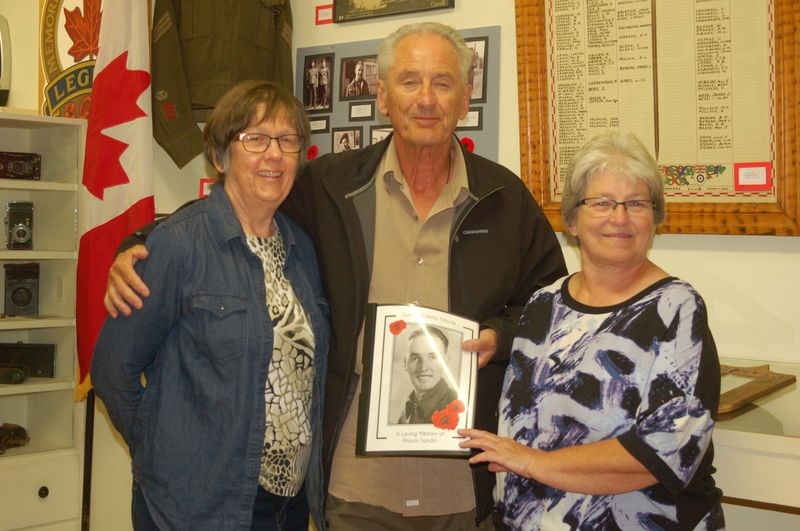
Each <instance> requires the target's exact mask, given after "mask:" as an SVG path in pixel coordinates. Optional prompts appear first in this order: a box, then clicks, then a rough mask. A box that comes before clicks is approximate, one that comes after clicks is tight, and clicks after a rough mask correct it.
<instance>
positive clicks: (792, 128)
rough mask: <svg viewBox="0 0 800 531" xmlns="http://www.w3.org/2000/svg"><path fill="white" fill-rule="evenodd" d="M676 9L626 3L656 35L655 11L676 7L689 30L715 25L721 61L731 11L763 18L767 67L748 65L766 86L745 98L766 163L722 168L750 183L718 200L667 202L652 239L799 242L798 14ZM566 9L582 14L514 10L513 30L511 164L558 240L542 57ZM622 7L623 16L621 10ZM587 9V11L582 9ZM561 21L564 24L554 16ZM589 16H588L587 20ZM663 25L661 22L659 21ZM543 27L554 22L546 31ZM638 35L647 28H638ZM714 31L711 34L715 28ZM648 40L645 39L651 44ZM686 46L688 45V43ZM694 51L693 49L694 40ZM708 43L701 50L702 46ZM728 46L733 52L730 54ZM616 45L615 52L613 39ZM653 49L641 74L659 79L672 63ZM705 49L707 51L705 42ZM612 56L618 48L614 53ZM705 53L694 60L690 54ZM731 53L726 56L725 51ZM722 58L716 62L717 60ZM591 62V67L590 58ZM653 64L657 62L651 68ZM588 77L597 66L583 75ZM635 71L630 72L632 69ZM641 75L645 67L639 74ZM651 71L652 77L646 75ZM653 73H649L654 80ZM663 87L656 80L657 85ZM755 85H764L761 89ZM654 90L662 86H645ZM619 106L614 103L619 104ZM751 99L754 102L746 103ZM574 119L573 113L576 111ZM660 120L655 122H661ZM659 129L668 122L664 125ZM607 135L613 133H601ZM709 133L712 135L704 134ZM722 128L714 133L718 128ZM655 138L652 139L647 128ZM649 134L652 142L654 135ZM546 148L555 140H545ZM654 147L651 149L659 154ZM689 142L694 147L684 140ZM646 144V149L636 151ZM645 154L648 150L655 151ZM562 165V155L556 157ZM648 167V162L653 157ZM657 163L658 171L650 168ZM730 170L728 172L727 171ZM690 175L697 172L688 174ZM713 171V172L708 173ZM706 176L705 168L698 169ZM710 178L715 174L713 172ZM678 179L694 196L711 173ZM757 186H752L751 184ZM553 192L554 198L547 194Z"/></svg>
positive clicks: (522, 5)
mask: <svg viewBox="0 0 800 531" xmlns="http://www.w3.org/2000/svg"><path fill="white" fill-rule="evenodd" d="M674 1H676V0H663V1H662V0H659V2H653V1H651V0H646V1H640V2H634V3H635V4H636V6H637V11H638V8H641V9H643V10H652V13H653V14H652V16H653V17H654V18H653V21H652V24H653V27H657V26H656V25H657V23H658V21H657V20H656V18H657V16H658V13H659V12H663V11H662V10H663V8H664V7H665V6H668V5H672V6H674V7H676V8H678V7H680V8H683V7H685V6H695V7H696V9H698V10H699V9H702V10H705V11H703V12H702V13H700V12H699V11H698V14H697V15H696V17H695V19H694V22H692V24H691V26H692V27H695V22H697V21H700V22H703V20H701V18H698V17H706V16H711V17H717V18H718V20H715V21H714V28H713V30H712V29H711V28H710V26H709V28H710V29H709V35H710V37H711V38H715V39H716V41H714V42H716V44H720V43H721V45H722V46H723V49H722V51H723V52H726V51H727V50H725V48H724V46H735V42H736V38H737V37H739V36H740V35H741V32H739V34H737V33H736V32H735V31H733V28H734V25H735V23H736V18H737V17H738V20H739V21H741V20H743V19H744V20H745V22H747V20H746V18H745V17H746V15H744V16H743V15H742V14H741V13H738V14H737V12H736V11H735V10H737V9H738V10H741V9H750V8H752V9H754V10H755V11H754V13H756V14H758V15H759V16H760V14H762V13H766V20H765V21H764V22H765V24H766V25H767V26H768V27H767V28H766V32H767V34H768V35H769V42H768V43H767V45H768V47H769V55H768V58H767V59H766V61H767V64H764V65H757V66H761V67H763V68H765V71H766V72H767V74H766V76H768V79H763V78H759V79H758V80H757V81H758V82H759V83H763V84H764V86H765V87H766V88H764V89H763V90H761V89H759V92H757V93H755V94H753V95H749V96H748V97H749V98H751V100H752V101H753V104H754V106H757V107H759V108H763V109H767V110H766V111H765V112H768V113H769V123H768V124H767V127H766V128H764V132H763V133H761V134H760V135H759V136H758V138H759V139H763V140H768V141H769V146H770V148H769V149H770V153H769V155H768V156H763V155H762V156H761V157H759V158H758V159H757V160H741V161H732V163H731V164H729V165H727V166H728V167H727V168H726V169H727V170H735V171H736V172H739V174H740V175H742V176H747V175H754V176H755V177H756V180H754V181H753V182H754V183H755V186H751V185H750V184H749V183H748V181H747V180H741V181H737V183H736V187H730V189H729V190H727V191H726V190H721V192H720V193H716V194H707V195H705V196H704V195H703V194H702V193H700V194H697V195H696V196H695V197H691V196H688V197H682V198H681V197H680V194H673V195H672V196H670V193H669V190H668V194H667V218H666V222H665V223H664V225H662V227H661V228H660V229H659V230H660V232H667V233H690V234H772V235H800V209H798V202H797V189H798V169H797V164H798V158H797V146H796V139H797V132H798V131H797V129H798V121H797V110H798V90H799V87H798V80H797V72H798V62H799V58H800V53H798V50H800V48H798V39H799V38H800V36H798V35H797V31H796V28H797V27H798V24H800V5H798V4H797V2H795V1H793V0H757V1H756V0H754V1H753V2H744V3H743V2H731V1H728V0H713V1H710V2H705V3H703V4H702V5H700V4H697V3H692V2H686V3H684V2H678V3H675V4H671V2H674ZM568 4H569V5H575V6H576V9H580V8H582V7H583V6H584V4H583V3H569V2H567V3H565V2H561V3H558V2H555V0H516V27H517V64H518V72H519V109H520V155H521V168H522V169H521V173H522V178H523V179H524V180H525V182H526V184H527V185H528V187H529V189H530V190H531V192H532V193H533V194H534V197H535V198H536V200H537V201H538V202H539V203H540V205H542V207H543V208H544V210H545V212H546V214H547V216H548V218H549V219H550V221H551V223H552V224H553V226H554V227H555V228H556V229H557V230H562V229H563V228H562V225H561V218H560V203H559V196H558V194H557V193H554V186H553V182H554V177H557V176H556V175H554V170H553V168H554V165H553V160H552V157H553V153H554V151H553V146H552V145H551V144H552V143H553V142H554V140H553V138H554V136H553V134H552V133H553V132H552V129H551V125H552V123H553V120H552V116H553V115H554V113H558V112H559V109H557V108H556V107H557V106H554V101H556V99H557V97H556V95H554V86H555V84H554V83H552V80H551V79H550V77H549V75H550V73H551V72H552V71H553V68H552V64H548V62H552V57H551V58H548V53H547V52H548V44H549V43H548V38H549V36H548V31H549V32H551V34H552V32H553V31H554V30H553V24H557V22H555V21H557V20H562V21H563V20H564V19H558V18H555V17H553V14H554V10H555V9H557V8H558V9H562V8H563V7H564V6H565V5H568ZM629 4H630V3H628V4H626V6H625V7H630V6H629ZM586 5H588V4H586ZM563 16H567V14H564V15H563ZM593 16H594V15H593ZM664 19H666V20H667V21H668V22H669V18H668V17H661V20H662V21H663V20H664ZM548 20H550V21H554V22H553V24H550V26H549V27H548V24H549V23H548ZM640 26H641V27H642V28H646V26H647V24H646V23H642V24H641V25H640ZM717 26H720V27H717ZM725 32H728V33H727V35H729V36H730V38H729V39H728V40H727V41H724V39H722V40H721V39H719V38H718V37H719V35H720V34H723V35H724V34H725ZM655 33H656V32H654V34H655ZM692 42H695V41H692ZM696 42H700V41H699V40H697V41H696ZM709 42H711V41H706V42H704V45H708V43H709ZM732 43H733V44H732ZM617 44H618V45H620V46H621V45H622V44H623V43H622V42H621V41H620V40H619V39H618V40H617ZM658 44H659V43H658V42H657V41H656V40H655V39H654V40H653V44H652V46H653V49H652V50H650V51H649V53H650V54H651V57H652V58H653V59H652V60H653V64H652V65H651V70H652V71H653V72H654V74H658V75H661V76H664V72H665V71H667V70H666V69H667V68H668V67H669V66H670V64H671V62H672V61H673V58H672V57H670V56H669V54H667V53H665V52H664V50H663V48H662V49H660V50H656V47H657V46H658ZM712 44H713V42H712ZM618 49H619V48H618ZM702 51H707V50H700V51H698V54H697V55H698V56H699V55H701V54H700V52H702ZM733 52H736V50H735V49H734V50H733ZM722 55H724V53H723V54H716V56H717V57H719V56H722ZM593 58H595V59H596V58H598V56H597V55H593ZM655 58H657V60H656V59H655ZM591 66H592V67H597V63H595V64H594V65H591ZM637 66H640V65H637ZM641 66H644V67H647V65H641ZM656 66H657V68H656ZM714 66H715V65H713V64H709V65H700V66H698V67H697V70H696V72H697V73H702V72H703V68H713V67H714ZM656 71H657V72H656ZM661 81H662V82H663V81H664V80H663V79H661ZM764 82H765V83H764ZM687 84H688V85H689V86H696V84H695V79H689V80H687ZM654 86H655V87H656V88H657V87H659V86H663V85H661V84H658V83H656V84H654ZM723 89H724V90H730V91H733V97H734V99H735V97H736V91H737V90H738V89H737V88H736V87H734V88H729V87H723ZM620 97H623V96H620ZM742 99H743V98H739V99H738V100H737V103H741V101H742ZM755 99H757V101H755ZM687 105H692V106H694V105H696V106H698V108H699V106H700V105H701V104H700V103H698V102H695V101H687ZM581 111H583V109H581ZM661 117H662V118H664V117H665V115H664V113H663V112H662V113H661ZM666 118H667V119H671V118H673V117H672V116H669V115H667V116H666ZM610 125H611V126H612V127H609V128H613V126H614V125H615V124H610ZM710 126H711V127H717V126H720V125H719V124H711V125H710ZM722 126H725V124H722V125H721V126H720V127H722ZM656 131H658V129H657V128H656ZM660 131H661V134H662V135H664V134H669V133H673V132H674V131H673V130H672V129H669V128H667V129H666V130H665V129H664V128H663V127H662V128H661V130H660ZM656 134H658V133H656ZM555 138H556V141H557V140H558V137H555ZM663 140H664V139H663V137H662V138H661V142H660V144H661V145H662V146H663V145H664V142H663ZM693 141H694V140H693ZM646 143H647V142H646ZM650 143H651V144H655V145H658V143H659V142H658V139H656V141H652V140H651V141H650ZM564 157H565V158H566V155H564ZM657 158H658V157H657ZM659 162H661V161H659ZM734 163H735V164H737V166H736V167H735V168H734ZM697 166H698V167H699V166H700V165H697ZM712 166H713V165H712ZM702 168H703V169H707V168H708V165H703V166H702ZM713 169H714V170H715V171H716V168H713ZM662 171H664V177H665V183H666V184H671V183H672V180H674V178H675V176H676V174H675V173H670V172H671V171H674V169H673V170H670V168H669V166H668V165H664V166H663V167H662ZM680 171H683V172H684V173H682V174H680V176H681V177H682V178H684V177H685V178H686V180H687V181H688V182H689V184H692V185H695V187H696V188H697V189H698V190H701V191H702V186H703V185H706V184H708V182H705V183H704V182H703V181H702V180H701V181H698V180H697V178H696V177H697V176H698V175H699V176H700V177H701V178H702V179H708V178H709V177H716V175H717V174H716V173H715V171H712V172H701V171H699V170H698V169H697V167H691V166H689V167H684V168H682V169H681V170H680ZM759 179H760V180H759ZM556 192H557V190H556Z"/></svg>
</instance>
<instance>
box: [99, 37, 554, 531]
mask: <svg viewBox="0 0 800 531" xmlns="http://www.w3.org/2000/svg"><path fill="white" fill-rule="evenodd" d="M378 63H379V76H380V78H379V82H378V93H377V104H378V108H379V109H380V111H381V112H382V113H383V114H385V115H388V116H389V118H390V119H391V122H392V127H393V130H394V134H393V135H391V136H389V137H387V138H386V139H384V140H383V141H381V142H379V143H378V144H375V145H372V146H368V147H366V148H364V149H360V150H354V151H347V152H342V153H338V154H334V155H326V156H323V157H320V158H318V159H315V160H313V161H311V162H309V163H307V164H305V165H304V166H303V167H302V168H301V170H300V174H299V175H298V178H297V182H296V183H295V186H294V188H293V190H292V192H291V194H290V195H289V197H288V198H287V200H286V201H285V202H284V204H283V207H282V208H283V209H284V211H285V212H287V213H288V214H290V215H291V216H292V217H294V218H295V219H296V220H297V221H298V222H299V223H300V224H301V225H302V226H303V227H304V228H305V229H306V230H307V231H308V232H309V233H310V234H311V237H312V239H313V240H314V243H315V245H316V246H317V253H318V257H319V260H320V269H321V272H322V276H323V282H324V285H325V289H326V293H327V297H328V300H329V303H330V307H331V328H332V335H331V348H330V353H329V361H328V367H329V369H328V384H327V390H326V396H325V415H324V422H323V438H324V441H323V452H324V456H325V466H326V470H325V474H326V478H327V481H328V493H329V497H328V505H327V513H326V517H327V519H328V522H329V524H330V526H331V528H332V529H374V528H375V527H374V526H375V523H374V522H380V523H381V524H382V526H383V528H386V529H400V528H408V527H407V526H412V528H420V529H422V528H424V529H491V526H492V524H491V521H490V519H489V518H488V517H489V516H490V514H491V511H492V507H493V499H492V489H493V486H494V474H492V473H490V472H489V471H488V469H487V468H486V467H485V466H479V467H470V466H469V464H468V462H467V461H466V460H465V459H452V458H436V457H413V458H412V457H356V456H355V452H354V448H355V430H356V423H357V409H358V408H357V404H358V395H359V393H360V388H361V381H360V375H361V369H362V360H361V354H362V352H361V340H360V338H361V334H362V333H363V323H364V316H365V311H366V306H367V303H368V302H375V303H395V304H398V303H399V304H403V303H412V302H414V303H418V304H421V305H424V306H430V307H434V308H438V309H442V310H446V311H450V312H452V313H455V314H459V315H463V316H465V317H469V318H471V319H474V320H476V321H479V322H480V326H481V332H480V336H479V338H478V339H475V340H471V341H467V342H465V343H464V345H462V348H463V349H464V350H465V351H468V352H477V353H478V354H477V355H478V358H479V366H480V367H481V369H480V370H479V371H478V387H477V400H476V406H475V426H476V427H477V428H479V429H484V430H487V431H492V432H494V431H496V429H497V402H498V398H499V395H500V390H501V387H502V381H503V376H504V372H505V367H506V365H507V361H508V356H509V351H510V347H511V341H512V339H513V336H514V326H515V323H516V321H517V318H518V316H519V314H520V312H521V310H522V307H523V306H524V305H525V303H526V302H527V300H528V299H529V298H530V296H531V294H532V293H533V292H534V291H535V290H536V289H538V288H540V287H543V286H546V285H548V284H550V283H552V282H554V281H555V280H556V279H558V278H560V277H561V276H563V275H565V274H566V267H565V264H564V258H563V256H562V254H561V249H560V246H559V244H558V240H557V239H556V236H555V234H554V232H553V230H552V227H551V226H550V224H549V222H548V221H547V218H546V217H545V216H544V214H543V212H542V211H541V209H540V208H539V206H538V205H537V204H536V203H535V201H534V200H533V198H532V197H531V195H530V193H529V192H528V190H527V189H526V188H525V186H524V184H523V183H522V181H521V180H520V179H519V178H518V177H517V176H515V175H514V174H513V173H512V172H510V171H509V170H507V169H506V168H504V167H502V166H500V165H499V164H497V163H495V162H492V161H489V160H487V159H484V158H482V157H479V156H477V155H474V154H472V153H470V152H468V151H466V150H464V149H463V148H462V147H461V145H460V144H459V142H458V139H457V138H456V137H455V136H454V134H453V132H454V131H455V128H456V125H457V123H458V120H459V119H460V118H463V117H464V116H465V115H466V113H467V111H468V109H469V97H470V93H471V89H472V87H471V82H470V70H471V66H472V52H471V51H470V50H469V48H468V47H467V46H466V45H465V44H464V41H463V39H462V38H461V36H460V35H459V34H458V32H456V31H455V30H453V29H452V28H450V27H448V26H444V25H442V24H438V23H430V22H429V23H419V24H410V25H407V26H403V27H401V28H400V29H399V30H397V31H396V32H395V33H393V34H392V35H390V36H389V37H388V38H387V39H385V40H384V41H383V43H382V44H381V48H380V50H379V54H378ZM144 257H146V250H145V249H144V247H143V246H138V247H134V248H133V249H131V250H129V251H127V252H126V253H124V254H122V255H120V257H119V258H118V259H117V261H116V262H115V265H114V267H113V268H112V271H111V273H110V275H109V291H108V293H107V296H106V307H107V308H108V309H109V311H110V312H111V313H112V314H113V315H115V314H116V312H117V309H119V310H120V311H122V312H123V313H129V312H130V307H129V306H128V305H129V304H131V305H133V306H134V307H138V306H139V305H140V304H141V299H140V298H139V296H138V295H137V292H138V293H139V294H142V295H145V296H146V294H147V288H146V286H143V285H142V284H141V282H140V281H138V279H136V278H135V275H134V274H133V270H132V267H131V264H132V263H133V262H135V261H136V260H138V259H142V258H144ZM132 288H133V289H132Z"/></svg>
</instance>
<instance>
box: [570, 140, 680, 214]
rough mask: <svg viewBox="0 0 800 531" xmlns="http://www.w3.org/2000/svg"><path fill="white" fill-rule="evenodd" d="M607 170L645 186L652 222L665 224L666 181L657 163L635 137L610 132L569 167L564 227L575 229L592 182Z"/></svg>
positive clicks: (580, 152) (585, 148)
mask: <svg viewBox="0 0 800 531" xmlns="http://www.w3.org/2000/svg"><path fill="white" fill-rule="evenodd" d="M605 170H611V171H614V172H616V173H618V174H620V175H624V176H626V177H628V178H629V179H631V180H632V181H641V182H643V183H645V184H646V185H647V189H648V190H649V193H650V197H649V198H648V199H650V200H651V201H652V202H653V222H654V224H655V226H656V227H657V226H659V225H661V224H662V223H663V222H664V219H665V217H666V211H665V206H666V199H665V197H664V177H663V175H662V174H661V170H660V169H659V168H658V163H656V160H655V159H654V158H653V156H652V155H651V154H650V152H649V151H648V150H647V148H646V147H645V146H644V144H642V142H641V141H640V140H639V139H638V138H636V136H635V135H633V134H627V135H620V134H619V133H616V132H613V131H610V132H607V133H602V134H600V135H597V136H596V137H594V138H593V139H591V140H590V141H589V142H587V143H586V144H584V146H583V147H582V148H580V149H579V150H578V152H577V153H575V155H574V156H573V157H572V160H571V161H570V163H569V166H568V167H567V177H566V179H565V181H564V192H563V193H562V195H561V219H562V221H563V222H564V226H565V227H571V226H572V225H574V223H575V217H576V216H577V215H578V208H580V206H579V205H578V202H579V201H580V200H582V199H584V195H585V194H586V188H587V187H588V185H589V179H590V178H592V177H593V176H594V175H596V174H598V173H601V172H603V171H605Z"/></svg>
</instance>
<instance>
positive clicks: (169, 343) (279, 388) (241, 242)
mask: <svg viewBox="0 0 800 531" xmlns="http://www.w3.org/2000/svg"><path fill="white" fill-rule="evenodd" d="M203 134H204V142H205V154H206V157H207V158H208V160H209V162H211V164H213V165H214V167H215V168H216V169H217V171H218V182H217V183H216V185H215V186H214V187H213V190H212V192H211V194H210V195H209V197H208V198H207V199H206V200H205V201H197V202H195V203H193V204H192V205H190V206H188V207H186V208H184V209H182V210H180V211H179V212H177V213H175V214H174V215H172V216H171V217H170V218H169V219H168V220H166V221H164V222H163V223H161V224H160V225H159V226H158V228H157V229H155V230H154V231H153V233H152V235H151V236H150V238H149V239H148V241H147V247H148V251H149V258H148V259H147V260H145V261H140V262H138V263H137V264H136V268H137V272H138V273H139V274H140V275H141V277H142V279H144V281H145V282H147V283H148V285H149V286H150V288H151V290H152V291H151V292H150V293H151V295H150V297H148V298H147V299H146V301H145V303H144V306H143V308H142V310H141V311H138V312H136V313H134V314H133V315H131V316H130V317H126V318H120V319H111V318H109V319H108V320H107V321H106V323H105V325H104V326H103V329H102V331H101V334H100V338H99V339H98V342H97V346H96V348H95V353H94V359H93V364H92V370H91V373H92V382H93V384H94V386H95V389H96V391H97V394H98V396H100V398H102V399H103V401H104V403H105V405H106V407H107V408H108V412H109V415H110V416H111V419H112V421H113V422H114V425H115V427H116V428H117V429H118V430H119V432H120V434H121V435H122V437H123V438H124V439H125V442H126V443H127V444H128V447H129V449H130V452H131V457H132V461H133V479H134V488H133V511H132V512H133V524H134V528H135V529H137V530H148V529H279V528H280V529H306V528H307V526H308V515H309V511H310V513H311V515H312V516H313V518H314V520H315V524H316V526H317V528H318V529H320V530H322V529H324V526H325V524H324V521H323V519H322V503H323V485H322V464H321V463H322V455H321V443H322V437H321V433H320V430H321V419H322V401H323V397H324V384H325V381H324V378H325V372H326V368H327V367H326V361H327V360H326V356H327V350H328V337H329V329H328V322H327V318H328V309H327V308H328V307H327V303H326V301H325V299H324V296H323V294H322V286H321V282H320V277H319V272H318V269H317V259H316V255H315V251H314V247H313V245H312V243H311V240H310V239H309V237H308V235H307V234H306V233H305V232H304V231H303V230H302V229H300V228H299V227H298V225H296V224H295V223H294V222H293V221H292V220H290V219H289V218H288V217H286V216H285V215H283V214H281V213H279V212H278V207H279V206H280V204H281V203H282V202H283V200H284V199H285V198H286V196H287V195H288V193H289V191H290V190H291V188H292V186H293V184H294V179H295V175H296V172H297V168H298V166H299V163H300V156H301V155H300V152H301V150H302V147H303V144H304V142H305V141H306V140H307V138H308V134H309V127H308V121H307V118H306V116H305V113H304V111H303V108H302V105H301V104H300V102H298V101H297V100H296V99H295V98H294V97H293V96H292V95H291V94H290V93H289V92H287V91H285V90H284V89H282V88H280V87H278V86H277V85H274V84H272V83H269V82H262V81H246V82H243V83H240V84H238V85H236V86H235V87H234V88H233V89H231V90H230V91H229V92H228V93H227V94H226V95H225V96H223V97H222V98H221V99H220V101H219V103H218V104H217V106H216V108H215V109H214V111H213V113H212V115H211V117H210V119H209V121H208V123H207V125H206V128H205V130H204V133H203Z"/></svg>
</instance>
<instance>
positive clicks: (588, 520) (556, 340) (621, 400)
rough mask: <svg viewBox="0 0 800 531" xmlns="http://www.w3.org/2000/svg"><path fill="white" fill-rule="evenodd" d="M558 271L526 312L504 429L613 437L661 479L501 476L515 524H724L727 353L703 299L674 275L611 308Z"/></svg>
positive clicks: (533, 434)
mask: <svg viewBox="0 0 800 531" xmlns="http://www.w3.org/2000/svg"><path fill="white" fill-rule="evenodd" d="M568 280H569V279H568V278H567V279H561V280H559V281H557V282H556V283H554V284H552V285H551V286H549V287H546V288H543V289H541V290H539V291H538V292H536V293H535V294H534V295H533V297H531V300H530V301H529V302H528V305H527V306H526V308H525V311H524V312H523V314H522V317H521V318H520V323H519V330H518V331H517V337H516V339H515V340H514V345H513V348H512V353H511V360H510V364H509V367H508V370H507V372H506V378H505V382H504V386H503V393H502V395H501V398H500V426H499V433H500V435H503V436H506V437H511V438H513V439H515V440H516V441H518V442H520V443H522V444H525V445H527V446H530V447H533V448H539V449H541V450H554V449H558V448H564V447H568V446H573V445H578V444H586V443H590V442H594V441H600V440H605V439H611V438H617V439H618V440H619V442H620V443H621V444H622V445H623V446H624V447H625V449H626V450H627V451H628V452H630V454H631V455H633V457H635V458H636V459H637V460H638V461H639V462H641V463H642V464H643V465H644V466H645V467H646V468H647V469H648V470H649V471H650V472H651V473H652V474H653V475H654V476H655V477H656V479H657V480H658V481H659V482H658V483H657V484H655V485H653V486H651V487H647V488H644V489H641V490H638V491H633V492H627V493H623V494H616V495H608V496H601V495H587V494H577V493H572V492H564V491H561V490H558V489H556V488H553V487H550V486H547V485H544V484H542V483H539V482H537V481H535V480H532V479H527V478H523V477H520V476H518V475H516V474H513V473H504V474H498V478H497V491H496V495H497V498H496V499H497V500H498V505H499V509H500V511H501V513H502V514H503V517H504V520H505V522H506V523H507V524H508V525H510V526H511V527H512V528H513V529H592V530H596V529H636V530H640V529H720V528H723V527H724V525H725V524H724V518H723V515H722V509H721V505H720V497H721V494H722V493H721V491H720V490H719V489H718V488H716V486H715V484H714V479H713V477H712V475H711V474H712V473H713V471H714V468H713V466H712V460H713V453H714V452H713V446H712V443H711V432H712V429H713V427H714V418H715V417H716V410H717V406H718V404H719V386H720V375H719V360H718V358H717V351H716V347H715V345H714V340H713V338H712V336H711V332H710V330H709V328H708V323H707V316H706V308H705V303H704V301H703V299H702V298H701V297H700V295H699V294H698V293H697V292H695V290H694V289H693V288H692V287H691V286H690V285H689V284H687V283H686V282H683V281H681V280H678V279H676V278H667V279H664V280H661V281H658V282H656V283H655V284H653V285H652V286H650V287H648V288H647V289H645V290H643V291H642V292H641V293H639V294H637V295H636V296H634V297H632V298H631V299H629V300H627V301H625V302H623V303H621V304H618V305H615V306H609V307H592V306H587V305H584V304H581V303H579V302H577V301H576V300H574V299H573V298H572V297H571V296H570V295H569V292H568V290H567V284H568Z"/></svg>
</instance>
